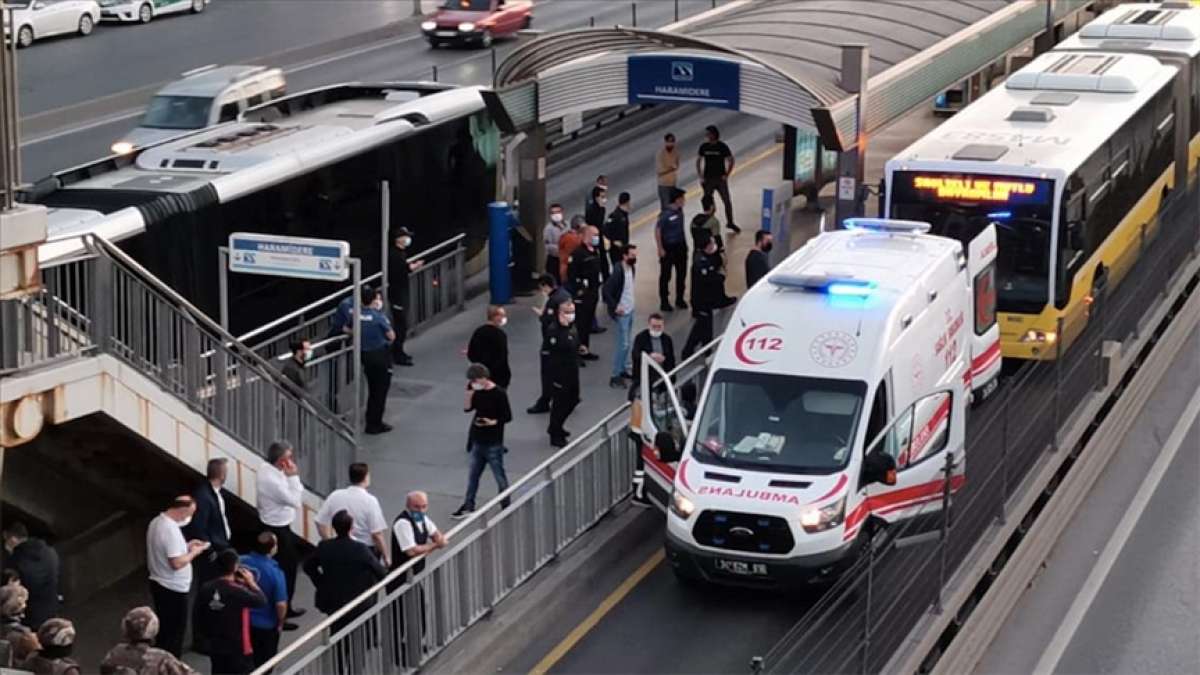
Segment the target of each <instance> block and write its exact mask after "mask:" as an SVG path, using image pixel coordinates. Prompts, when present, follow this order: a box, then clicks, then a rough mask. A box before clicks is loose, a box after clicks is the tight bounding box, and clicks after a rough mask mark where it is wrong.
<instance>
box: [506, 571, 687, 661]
mask: <svg viewBox="0 0 1200 675" xmlns="http://www.w3.org/2000/svg"><path fill="white" fill-rule="evenodd" d="M665 557H666V556H665V555H664V554H663V550H662V549H661V548H659V549H658V550H657V551H655V552H654V555H652V556H650V558H649V559H647V560H646V562H644V563H642V566H641V567H639V568H637V569H636V570H634V572H633V574H631V575H629V578H627V579H625V581H622V582H621V585H620V586H617V588H616V590H614V591H613V592H612V593H610V594H609V595H608V597H607V598H604V600H603V602H601V603H600V605H599V606H598V607H596V609H595V610H594V611H592V613H591V614H589V615H588V616H587V618H586V619H584V620H583V621H582V622H581V623H580V624H579V625H578V626H576V627H575V629H574V630H572V631H571V632H570V633H569V634H567V637H565V638H563V640H562V642H559V643H558V644H557V645H555V646H554V649H551V650H550V653H548V654H546V655H545V656H544V657H542V660H541V661H538V662H537V665H536V666H534V667H533V670H531V671H529V672H530V675H546V673H548V672H550V669H551V668H553V667H554V664H556V663H558V662H559V661H561V660H562V658H563V657H564V656H566V655H567V653H568V652H570V651H571V650H572V649H574V648H575V645H576V644H578V643H579V641H580V640H582V639H583V638H584V637H585V636H586V635H587V634H588V633H589V632H591V630H592V629H593V628H595V627H596V624H598V623H600V620H601V619H603V618H604V616H605V615H606V614H608V613H609V612H610V611H612V609H613V607H616V606H617V604H618V603H620V602H621V600H623V599H624V598H625V596H626V595H629V592H630V591H632V590H633V589H634V587H635V586H637V585H638V584H639V583H641V581H642V579H645V578H646V575H648V574H650V573H651V572H653V571H654V568H655V567H658V565H659V563H661V562H662V561H663V559H664V558H665Z"/></svg>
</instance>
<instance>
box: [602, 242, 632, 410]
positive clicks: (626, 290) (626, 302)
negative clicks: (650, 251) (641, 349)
mask: <svg viewBox="0 0 1200 675" xmlns="http://www.w3.org/2000/svg"><path fill="white" fill-rule="evenodd" d="M619 248H620V249H621V255H622V260H621V263H620V264H619V265H618V266H617V267H616V269H614V270H613V273H612V274H611V275H609V277H608V280H607V281H605V282H604V304H606V305H608V315H609V317H611V318H612V320H613V325H614V326H616V327H617V339H616V342H615V344H614V345H613V360H612V375H611V377H609V379H608V386H610V387H618V388H620V387H624V386H625V379H626V378H628V377H631V375H630V374H629V373H627V372H626V370H625V360H626V359H627V358H628V356H629V334H630V333H631V332H633V312H634V300H635V298H636V297H637V296H636V294H635V293H634V290H635V289H634V269H635V268H636V267H637V252H638V251H637V245H636V244H630V245H628V246H622V247H619Z"/></svg>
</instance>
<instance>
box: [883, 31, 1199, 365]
mask: <svg viewBox="0 0 1200 675" xmlns="http://www.w3.org/2000/svg"><path fill="white" fill-rule="evenodd" d="M1177 74H1178V69H1177V68H1176V67H1175V66H1172V65H1168V64H1166V63H1163V62H1162V61H1160V60H1158V59H1156V58H1154V57H1151V56H1146V55H1141V54H1130V53H1119V52H1099V51H1096V52H1079V53H1073V52H1050V53H1047V54H1043V55H1042V56H1040V57H1038V58H1037V59H1035V60H1034V61H1032V62H1031V63H1029V64H1028V65H1026V66H1025V67H1024V68H1022V69H1021V70H1019V71H1017V72H1016V73H1014V74H1013V75H1012V76H1011V77H1009V79H1008V80H1007V81H1006V82H1005V84H1004V86H1002V87H998V88H996V89H994V90H992V91H991V92H989V93H987V94H986V95H984V96H982V97H981V98H979V99H978V100H976V101H975V102H973V103H972V104H971V105H969V106H967V108H965V109H964V110H962V111H961V112H959V113H958V114H957V115H955V116H954V117H953V118H951V119H949V120H947V121H946V122H945V123H944V124H942V125H941V126H939V127H938V128H937V129H934V130H933V131H932V132H930V133H929V134H928V135H926V136H925V137H923V138H921V139H920V140H918V141H917V142H915V143H914V144H913V145H911V146H909V147H908V148H907V149H905V150H904V151H903V152H901V153H900V154H898V155H896V156H895V157H893V158H892V159H891V160H890V161H888V163H887V165H886V167H885V175H886V190H887V199H886V205H887V206H886V209H887V217H889V218H898V219H905V220H918V221H924V222H928V223H931V224H932V226H933V232H934V233H935V234H941V235H944V236H951V237H955V238H958V239H960V240H961V241H969V240H970V239H971V238H972V237H973V236H974V234H975V233H976V232H978V231H980V230H981V229H982V228H985V227H987V226H988V225H990V224H993V223H994V224H996V226H997V232H998V245H999V255H998V257H997V268H996V279H995V283H996V292H997V309H998V310H999V312H1000V340H1001V349H1002V353H1003V355H1004V356H1005V357H1009V358H1019V359H1053V358H1055V356H1056V354H1058V353H1059V351H1060V350H1063V349H1065V348H1067V347H1068V346H1069V345H1070V344H1071V342H1072V341H1073V340H1074V338H1075V337H1076V336H1077V335H1078V334H1079V333H1080V332H1081V331H1082V330H1083V328H1084V326H1086V324H1087V319H1088V316H1089V311H1088V308H1089V306H1090V305H1091V303H1092V300H1093V299H1094V297H1095V295H1096V293H1097V291H1098V289H1102V288H1105V287H1112V286H1113V285H1115V284H1116V283H1118V282H1119V281H1120V280H1121V278H1122V277H1123V276H1124V274H1125V273H1126V272H1127V271H1128V269H1129V267H1130V266H1131V265H1132V263H1133V262H1134V260H1135V259H1136V258H1137V255H1138V252H1139V250H1140V240H1141V238H1142V237H1143V236H1145V233H1146V230H1147V228H1153V227H1155V224H1156V222H1157V220H1156V218H1157V214H1158V211H1159V208H1160V205H1161V203H1162V200H1163V199H1164V198H1165V197H1166V195H1167V193H1168V192H1169V191H1170V190H1171V189H1172V188H1173V186H1174V175H1173V165H1174V159H1173V157H1174V147H1175V133H1176V115H1175V79H1176V77H1177Z"/></svg>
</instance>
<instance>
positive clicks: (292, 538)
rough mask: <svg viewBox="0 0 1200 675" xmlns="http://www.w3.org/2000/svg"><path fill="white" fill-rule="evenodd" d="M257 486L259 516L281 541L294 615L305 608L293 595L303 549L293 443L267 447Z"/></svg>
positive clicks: (289, 615) (300, 488)
mask: <svg viewBox="0 0 1200 675" xmlns="http://www.w3.org/2000/svg"><path fill="white" fill-rule="evenodd" d="M256 486H257V503H258V504H257V505H258V518H259V520H260V521H262V524H263V527H264V529H266V530H267V531H269V532H270V533H271V534H274V535H275V539H276V541H278V542H279V550H278V552H277V553H276V554H275V561H276V562H278V563H279V567H280V569H282V570H283V577H284V580H285V581H286V583H287V597H288V613H287V618H289V619H294V618H296V617H298V616H300V615H302V614H304V611H305V610H303V609H299V608H296V607H293V606H292V597H293V596H294V595H295V593H296V570H297V569H298V568H299V567H300V552H299V550H297V544H296V534H295V533H294V532H292V523H293V522H294V521H295V520H296V516H297V514H299V513H300V512H301V509H302V502H301V500H302V499H303V498H304V486H303V485H302V484H301V483H300V469H299V467H297V466H296V456H295V451H294V450H293V449H292V444H291V443H289V442H288V441H275V442H274V443H272V444H271V445H270V447H268V448H267V461H265V462H263V463H262V466H260V467H259V469H258V480H257V482H256Z"/></svg>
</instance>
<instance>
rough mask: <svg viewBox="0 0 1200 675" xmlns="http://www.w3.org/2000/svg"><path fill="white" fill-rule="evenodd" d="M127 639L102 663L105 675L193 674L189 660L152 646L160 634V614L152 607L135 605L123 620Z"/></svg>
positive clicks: (122, 627) (123, 629) (105, 657)
mask: <svg viewBox="0 0 1200 675" xmlns="http://www.w3.org/2000/svg"><path fill="white" fill-rule="evenodd" d="M121 633H122V634H123V635H124V636H125V640H124V641H122V642H121V643H119V644H118V645H117V646H116V647H113V648H112V649H110V650H109V652H108V654H106V655H105V656H104V660H103V661H101V662H100V672H101V674H102V675H192V674H194V673H195V672H196V671H194V670H192V669H191V668H190V667H189V666H188V665H187V664H186V663H184V662H183V661H180V660H179V659H177V658H175V656H174V655H172V654H171V653H170V652H168V651H166V650H165V649H158V648H156V647H152V646H151V644H152V643H153V642H154V638H155V637H157V636H158V616H156V615H155V614H154V611H153V610H151V609H150V608H149V607H135V608H133V609H131V610H129V612H128V613H127V614H126V615H125V618H124V619H123V620H122V621H121Z"/></svg>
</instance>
